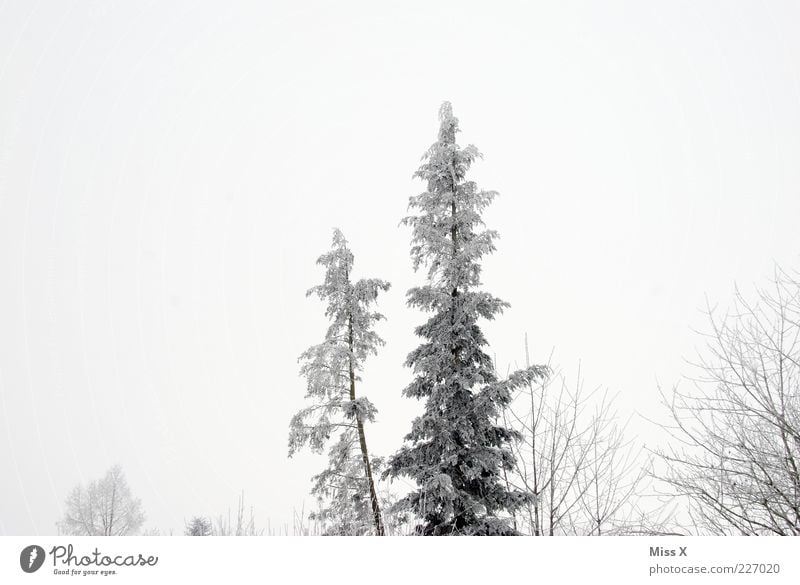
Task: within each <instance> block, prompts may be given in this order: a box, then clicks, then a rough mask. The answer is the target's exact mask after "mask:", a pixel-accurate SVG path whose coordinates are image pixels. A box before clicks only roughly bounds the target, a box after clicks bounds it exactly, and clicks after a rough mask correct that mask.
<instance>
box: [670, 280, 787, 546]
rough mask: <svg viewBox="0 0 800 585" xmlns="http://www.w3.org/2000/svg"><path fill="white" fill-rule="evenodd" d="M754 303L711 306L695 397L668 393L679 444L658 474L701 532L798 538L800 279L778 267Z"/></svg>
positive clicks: (676, 391)
mask: <svg viewBox="0 0 800 585" xmlns="http://www.w3.org/2000/svg"><path fill="white" fill-rule="evenodd" d="M756 296H757V300H756V302H750V301H748V300H747V299H745V297H744V296H743V295H742V294H741V293H740V291H739V290H738V289H737V290H736V294H735V300H734V303H733V307H732V309H731V310H730V311H728V312H727V313H725V314H724V315H722V316H719V315H718V312H717V310H715V309H713V308H711V307H710V306H709V308H708V317H709V321H710V327H711V328H710V333H708V334H706V337H707V339H708V343H707V347H706V349H705V351H703V352H702V353H701V357H700V361H699V363H697V364H696V366H697V368H698V371H699V375H698V376H697V377H696V378H692V379H691V380H690V381H691V382H692V392H690V393H684V392H682V391H680V390H679V389H678V388H675V389H674V390H673V393H672V396H671V397H669V398H667V397H666V396H663V394H662V396H663V397H664V402H665V404H666V406H667V407H668V408H669V410H670V413H671V419H672V425H671V426H670V427H668V428H669V430H670V431H671V434H672V437H673V438H674V439H675V440H676V441H677V442H678V443H677V444H676V445H674V446H673V447H672V448H670V449H668V450H664V451H661V452H660V453H659V454H660V455H661V459H662V461H663V470H662V471H661V472H660V477H661V478H662V479H664V480H665V481H666V482H667V483H668V484H669V485H670V486H671V487H672V489H673V492H674V494H675V495H677V496H679V497H681V498H682V499H684V500H687V501H688V502H689V514H690V516H691V519H692V521H693V523H694V524H695V526H696V528H697V530H698V531H699V532H704V533H710V534H744V535H761V534H781V535H800V472H798V469H799V468H800V282H798V279H797V277H796V276H793V275H790V274H788V273H786V272H785V271H783V270H781V269H780V268H776V271H775V278H774V281H773V283H772V284H771V286H770V288H769V289H759V290H757V295H756Z"/></svg>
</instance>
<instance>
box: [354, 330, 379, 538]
mask: <svg viewBox="0 0 800 585" xmlns="http://www.w3.org/2000/svg"><path fill="white" fill-rule="evenodd" d="M347 343H348V347H349V349H350V359H349V362H348V365H349V374H350V400H351V401H352V402H355V400H356V373H355V371H354V369H353V320H352V317H351V316H348V319H347ZM356 428H357V429H358V443H359V445H360V446H361V459H362V461H363V462H364V475H366V477H367V485H368V486H369V499H370V501H371V503H372V519H373V522H374V523H375V534H376V535H377V536H385V534H386V533H385V531H384V528H383V519H382V518H381V508H380V504H379V503H378V493H377V492H376V491H375V480H374V479H373V477H372V466H371V465H370V462H369V451H368V450H367V437H366V435H365V434H364V423H363V421H362V420H361V417H360V416H359V415H358V414H356Z"/></svg>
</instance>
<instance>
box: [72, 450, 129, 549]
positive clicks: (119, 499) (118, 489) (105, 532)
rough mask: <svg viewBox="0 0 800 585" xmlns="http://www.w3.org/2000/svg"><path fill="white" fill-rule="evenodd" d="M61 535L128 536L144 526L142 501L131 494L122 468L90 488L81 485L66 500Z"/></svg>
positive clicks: (89, 485)
mask: <svg viewBox="0 0 800 585" xmlns="http://www.w3.org/2000/svg"><path fill="white" fill-rule="evenodd" d="M65 505H66V511H65V513H64V517H63V519H62V520H61V521H60V522H58V523H57V526H58V530H59V533H60V534H64V535H75V536H127V535H132V534H136V533H137V532H138V531H139V529H140V528H141V527H142V524H143V523H144V519H145V515H144V512H143V511H142V502H141V500H139V499H138V498H134V497H133V496H132V495H131V491H130V488H129V487H128V482H127V480H126V479H125V474H124V473H123V471H122V468H121V467H120V466H119V465H115V466H114V467H112V468H111V469H109V470H108V471H107V472H106V474H105V476H103V477H102V478H101V479H98V480H95V481H92V482H90V483H89V484H88V485H87V486H83V485H78V486H75V488H74V489H73V490H72V491H71V492H70V494H69V496H67V500H66V503H65Z"/></svg>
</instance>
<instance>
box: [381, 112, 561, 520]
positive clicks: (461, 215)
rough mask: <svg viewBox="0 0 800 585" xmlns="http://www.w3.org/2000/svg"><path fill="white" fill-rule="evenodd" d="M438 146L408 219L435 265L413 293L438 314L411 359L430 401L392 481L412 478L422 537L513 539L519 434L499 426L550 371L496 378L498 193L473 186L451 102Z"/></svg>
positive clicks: (412, 504) (393, 468)
mask: <svg viewBox="0 0 800 585" xmlns="http://www.w3.org/2000/svg"><path fill="white" fill-rule="evenodd" d="M439 119H440V122H441V126H440V128H439V139H438V140H437V141H436V142H435V143H434V144H433V145H432V146H431V147H430V148H429V149H428V151H427V152H426V153H425V155H424V157H423V164H422V166H420V168H419V170H418V171H417V172H416V173H415V175H414V176H415V177H419V178H420V179H422V180H423V181H425V182H426V183H427V191H425V192H424V193H422V194H420V195H417V196H415V197H411V198H410V202H409V209H413V210H416V211H418V212H419V213H418V214H417V215H410V216H408V217H406V218H405V219H404V220H403V223H404V224H405V225H408V226H410V227H411V228H412V246H411V258H412V260H413V264H414V269H415V270H417V269H419V268H420V266H427V268H428V273H427V284H425V285H424V286H420V287H415V288H412V289H411V290H409V291H408V304H409V306H412V307H418V308H420V309H422V310H423V311H426V312H429V313H433V315H432V316H431V317H430V319H428V321H427V322H426V323H424V324H423V325H421V326H419V327H417V328H416V334H417V335H418V336H420V337H422V338H423V339H424V340H425V341H424V342H423V343H422V345H420V346H419V347H418V348H416V349H415V350H414V351H412V352H411V353H410V354H409V355H408V359H407V361H406V365H407V366H410V367H411V368H413V371H414V374H415V377H414V379H413V381H412V382H411V384H409V385H408V386H407V387H406V388H405V390H404V391H403V393H404V395H405V396H409V397H412V398H417V399H424V400H425V408H424V413H423V414H422V415H421V416H420V417H418V418H416V419H415V420H414V421H413V424H412V427H411V432H410V433H409V434H408V435H407V436H406V437H405V439H406V444H405V445H404V446H403V447H402V448H401V449H400V451H399V452H398V453H396V454H395V455H394V456H393V457H392V458H391V459H390V461H389V467H388V469H387V471H386V475H389V476H392V477H397V476H400V475H404V476H407V477H410V478H411V479H413V480H414V481H415V482H416V484H417V486H416V489H415V490H414V491H412V492H411V493H409V494H408V495H407V496H406V497H405V498H403V499H402V500H400V501H399V502H398V506H399V507H400V508H401V509H406V510H409V511H411V512H413V513H415V514H416V515H417V516H418V517H419V518H421V521H422V522H421V524H420V525H419V526H418V527H417V531H418V533H420V534H424V535H446V534H475V535H494V534H497V535H506V534H507V535H510V534H515V531H514V530H513V529H512V528H511V526H510V522H509V518H508V514H509V513H510V512H513V511H514V509H516V508H517V507H518V506H519V505H520V504H521V503H522V502H523V501H524V498H525V497H526V496H525V494H523V493H521V492H517V491H513V490H511V489H509V488H508V486H507V484H506V482H505V481H504V480H503V473H504V471H506V470H510V469H511V468H512V467H513V466H514V463H515V461H514V456H513V454H512V453H511V451H510V449H509V441H510V440H513V439H514V438H515V433H514V431H512V430H510V429H507V428H505V427H503V426H500V424H499V418H498V417H499V415H500V414H501V412H502V409H503V408H505V407H506V406H507V405H508V404H509V402H510V400H511V391H512V390H513V389H514V388H516V387H518V386H521V385H523V384H527V383H528V382H530V381H533V380H535V379H537V378H539V377H542V376H544V375H545V374H546V368H545V367H543V366H533V367H529V368H527V369H524V370H520V371H518V372H515V373H514V374H512V375H511V376H510V377H509V378H508V379H505V380H500V379H498V377H497V375H496V373H495V369H494V367H493V364H492V360H491V359H490V357H489V356H488V355H487V354H486V352H485V351H484V347H485V346H486V345H487V341H486V339H485V337H484V335H483V333H482V332H481V329H480V328H479V327H478V320H479V319H480V318H483V319H493V318H494V317H495V316H496V315H497V314H498V313H501V312H502V311H503V309H504V308H505V307H508V303H505V302H504V301H502V300H500V299H498V298H496V297H493V296H491V295H490V294H489V293H486V292H483V291H480V290H478V288H479V287H480V285H481V280H480V276H481V265H480V261H481V259H482V258H483V256H484V255H486V254H489V253H491V252H493V251H494V249H495V247H494V240H495V238H497V232H495V231H492V230H488V229H485V228H484V224H483V221H482V220H481V213H482V212H483V210H484V209H485V208H486V207H487V206H488V205H489V203H491V201H492V200H493V199H494V197H495V196H496V195H497V193H496V192H494V191H481V190H479V189H478V187H477V185H476V184H475V183H474V182H473V181H468V180H467V179H466V175H467V171H468V170H469V168H470V166H471V165H472V163H473V162H474V161H475V160H476V159H477V158H478V157H479V156H480V153H479V152H478V150H477V149H476V148H475V147H474V146H472V145H470V146H467V147H466V148H461V147H460V146H459V145H458V144H456V133H457V132H459V128H458V119H457V118H455V117H454V116H453V111H452V107H451V105H450V104H449V103H448V102H445V103H444V104H442V107H441V109H440V111H439Z"/></svg>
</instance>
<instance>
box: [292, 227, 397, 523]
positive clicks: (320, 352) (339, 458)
mask: <svg viewBox="0 0 800 585" xmlns="http://www.w3.org/2000/svg"><path fill="white" fill-rule="evenodd" d="M317 264H320V265H321V266H324V267H325V281H324V282H323V283H322V284H320V285H319V286H315V287H313V288H311V289H309V291H308V292H307V295H317V296H318V297H319V298H320V299H322V300H323V301H327V303H328V306H327V308H326V310H325V315H326V316H327V317H328V319H329V320H330V325H329V327H328V330H327V332H326V334H325V339H324V341H323V342H322V343H320V344H318V345H314V346H312V347H310V348H308V349H307V350H306V351H305V352H303V354H302V355H301V356H300V362H301V370H300V371H301V374H302V375H303V376H304V377H305V378H306V381H307V383H308V384H307V393H306V398H307V399H308V400H309V401H310V402H311V404H310V405H309V406H307V407H305V408H303V409H302V410H300V412H298V413H297V414H296V415H295V416H294V417H293V418H292V420H291V423H290V433H289V456H292V455H293V454H294V453H295V452H296V451H297V450H298V449H300V448H302V447H304V446H309V447H310V448H311V449H312V451H314V452H318V453H321V452H322V451H324V449H325V447H326V446H328V443H329V442H330V439H331V437H332V436H333V435H335V434H337V433H338V439H337V440H336V441H335V442H334V443H333V444H332V445H330V447H329V450H328V467H327V468H326V469H325V470H324V471H322V472H321V473H320V474H318V475H316V476H315V477H314V478H313V481H314V486H313V488H312V493H313V494H314V495H316V496H317V497H318V498H319V500H320V505H321V509H320V511H319V512H317V513H316V514H315V515H314V516H315V517H316V518H317V519H318V520H320V521H322V523H323V526H324V527H325V531H326V533H328V534H368V533H373V534H376V535H383V534H384V525H383V519H382V516H381V510H380V504H379V501H378V496H377V490H376V488H375V479H374V478H375V474H376V473H377V470H376V469H375V465H376V463H379V460H373V458H371V457H370V455H369V451H368V450H367V439H366V435H365V432H364V423H365V422H368V421H372V420H374V418H375V413H376V410H375V407H374V406H373V404H372V403H371V402H370V401H369V400H368V399H367V398H365V397H363V396H357V395H356V385H357V383H358V382H359V381H360V378H359V375H358V373H359V372H360V371H361V370H362V368H363V365H364V362H365V360H366V359H367V357H368V356H369V355H371V354H375V353H376V352H377V349H378V347H379V346H381V345H383V340H382V339H381V338H380V337H379V336H378V335H377V334H376V333H375V331H374V329H373V328H374V324H375V322H376V321H379V320H381V319H383V316H382V315H381V314H380V313H378V312H376V311H374V310H373V305H374V304H375V302H376V301H377V297H378V294H379V293H380V292H381V291H386V290H388V289H389V283H388V282H385V281H383V280H378V279H374V278H371V279H361V280H359V281H358V282H355V283H353V282H352V278H351V274H352V270H353V253H352V252H351V251H350V249H349V248H348V246H347V240H346V239H345V237H344V236H343V235H342V232H340V231H339V230H338V229H336V230H334V232H333V245H332V247H331V250H330V252H328V253H327V254H323V255H322V256H320V257H319V259H318V260H317Z"/></svg>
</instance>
